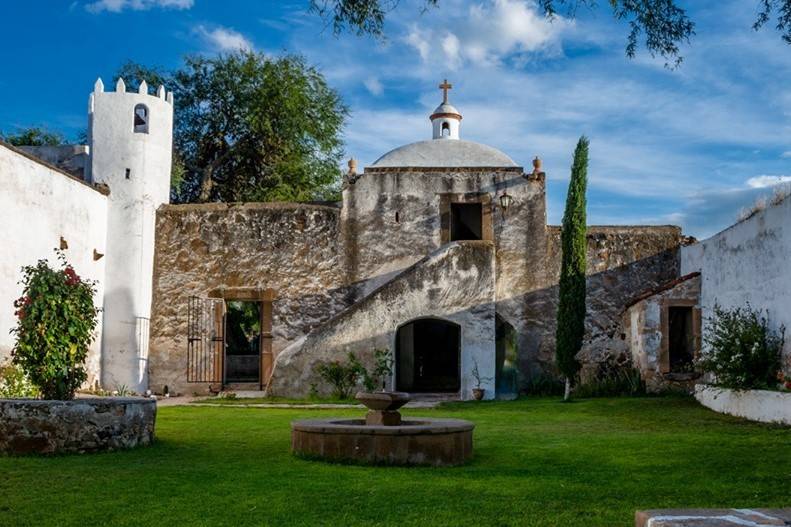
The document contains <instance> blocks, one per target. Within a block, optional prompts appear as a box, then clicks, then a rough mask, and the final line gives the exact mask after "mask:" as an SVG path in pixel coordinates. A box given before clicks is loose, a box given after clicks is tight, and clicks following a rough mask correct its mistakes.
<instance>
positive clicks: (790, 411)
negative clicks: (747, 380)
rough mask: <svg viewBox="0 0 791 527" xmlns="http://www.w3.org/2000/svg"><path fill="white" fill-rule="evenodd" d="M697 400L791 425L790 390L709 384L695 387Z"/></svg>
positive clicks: (747, 416)
mask: <svg viewBox="0 0 791 527" xmlns="http://www.w3.org/2000/svg"><path fill="white" fill-rule="evenodd" d="M695 399H697V400H698V402H699V403H700V404H702V405H703V406H705V407H706V408H710V409H712V410H714V411H715V412H720V413H722V414H728V415H735V416H736V417H744V418H745V419H749V420H751V421H760V422H763V423H780V424H785V425H791V393H787V392H770V391H768V390H743V391H739V390H729V389H727V388H718V387H716V386H709V385H706V384H698V385H697V386H695Z"/></svg>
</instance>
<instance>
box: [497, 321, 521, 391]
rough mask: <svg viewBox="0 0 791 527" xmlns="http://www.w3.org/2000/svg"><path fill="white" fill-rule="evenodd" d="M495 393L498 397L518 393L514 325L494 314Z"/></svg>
mask: <svg viewBox="0 0 791 527" xmlns="http://www.w3.org/2000/svg"><path fill="white" fill-rule="evenodd" d="M494 320H495V322H494V324H495V344H494V349H495V367H494V371H495V377H494V385H495V394H496V396H497V398H498V399H516V397H517V395H518V394H519V386H518V382H519V378H518V377H519V374H518V370H517V366H516V361H517V334H516V330H515V329H514V327H513V326H512V325H511V324H509V323H508V321H507V320H505V319H504V318H502V317H501V316H500V315H499V314H496V315H495V319H494Z"/></svg>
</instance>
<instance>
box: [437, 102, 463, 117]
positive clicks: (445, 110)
mask: <svg viewBox="0 0 791 527" xmlns="http://www.w3.org/2000/svg"><path fill="white" fill-rule="evenodd" d="M442 114H451V115H453V114H455V115H458V116H459V119H461V113H460V112H459V110H457V109H456V107H455V106H453V105H452V104H450V103H447V102H443V103H442V104H440V105H439V106H437V108H436V110H434V112H433V113H432V114H431V119H433V118H434V116H435V115H442Z"/></svg>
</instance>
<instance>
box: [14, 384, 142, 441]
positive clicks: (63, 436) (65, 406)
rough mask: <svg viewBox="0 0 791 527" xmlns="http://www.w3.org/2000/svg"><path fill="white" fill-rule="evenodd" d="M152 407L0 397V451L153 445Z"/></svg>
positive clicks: (137, 402)
mask: <svg viewBox="0 0 791 527" xmlns="http://www.w3.org/2000/svg"><path fill="white" fill-rule="evenodd" d="M156 415H157V404H156V401H154V400H152V399H143V398H137V397H135V398H101V399H99V398H97V399H75V400H73V401H40V400H35V399H0V453H6V454H63V453H82V452H99V451H104V450H119V449H124V448H133V447H136V446H141V445H148V444H151V443H152V442H153V441H154V425H155V422H156Z"/></svg>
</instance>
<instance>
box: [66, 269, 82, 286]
mask: <svg viewBox="0 0 791 527" xmlns="http://www.w3.org/2000/svg"><path fill="white" fill-rule="evenodd" d="M63 274H65V275H66V283H67V284H68V285H76V284H78V283H79V282H80V277H79V275H77V273H75V272H74V269H73V268H72V267H71V266H68V267H66V269H64V270H63Z"/></svg>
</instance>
